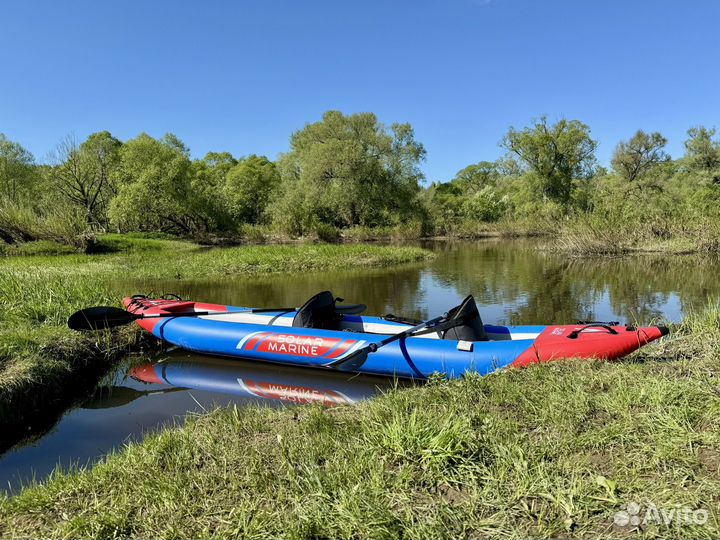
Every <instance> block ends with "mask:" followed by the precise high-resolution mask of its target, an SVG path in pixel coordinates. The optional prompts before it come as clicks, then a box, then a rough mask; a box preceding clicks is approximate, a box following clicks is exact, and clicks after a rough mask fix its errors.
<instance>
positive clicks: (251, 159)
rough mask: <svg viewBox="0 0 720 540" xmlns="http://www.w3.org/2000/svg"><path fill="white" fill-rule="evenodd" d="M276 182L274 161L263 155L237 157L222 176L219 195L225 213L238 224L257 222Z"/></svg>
mask: <svg viewBox="0 0 720 540" xmlns="http://www.w3.org/2000/svg"><path fill="white" fill-rule="evenodd" d="M279 183H280V173H279V172H278V170H277V167H276V166H275V164H274V163H273V162H272V161H270V160H269V159H268V158H266V157H265V156H256V155H254V154H253V155H251V156H248V157H247V158H245V159H241V160H240V161H239V162H238V163H237V164H236V165H235V166H234V167H233V168H232V169H230V170H229V171H228V173H227V176H226V178H225V184H224V186H223V194H224V200H225V204H226V205H227V209H228V212H229V213H230V215H231V216H232V218H233V220H234V221H236V222H240V223H260V222H261V221H262V218H263V216H264V214H265V210H266V208H267V206H268V204H269V202H270V197H271V195H272V193H273V191H274V190H275V189H276V188H277V186H278V184H279Z"/></svg>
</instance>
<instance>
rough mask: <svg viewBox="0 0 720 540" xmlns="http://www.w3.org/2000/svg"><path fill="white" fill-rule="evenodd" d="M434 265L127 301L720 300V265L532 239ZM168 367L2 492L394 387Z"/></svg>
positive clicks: (622, 308)
mask: <svg viewBox="0 0 720 540" xmlns="http://www.w3.org/2000/svg"><path fill="white" fill-rule="evenodd" d="M425 247H427V248H429V249H432V250H433V251H435V252H436V254H437V258H436V259H435V260H433V261H431V262H428V263H422V264H415V265H407V266H403V267H399V268H392V269H367V270H353V269H351V268H349V269H347V270H344V271H332V272H318V273H307V274H301V275H283V276H272V277H269V278H268V277H264V278H248V277H233V278H224V279H220V280H218V279H214V280H187V281H186V280H173V281H143V282H121V283H118V284H117V287H118V295H119V296H120V295H121V294H133V293H145V294H151V293H156V294H161V293H166V292H172V293H176V294H179V295H180V296H182V297H183V298H188V299H197V300H203V301H208V302H216V303H220V304H232V305H240V306H243V305H244V306H270V307H271V306H286V305H298V306H299V305H301V304H302V303H303V302H304V301H305V300H306V299H307V298H308V297H310V296H311V295H313V294H315V293H316V292H318V291H321V290H325V289H329V290H331V291H332V292H333V293H335V295H337V296H341V297H343V298H345V299H346V300H347V301H348V302H362V303H365V304H367V305H368V313H369V314H385V313H394V314H396V315H405V316H410V317H415V318H428V317H433V316H436V315H438V314H441V313H443V312H445V311H447V309H448V308H450V307H452V306H454V305H456V304H458V303H459V302H460V301H461V300H462V298H463V297H464V296H465V295H467V294H473V295H474V296H475V298H476V300H477V303H478V306H479V307H480V312H481V315H482V317H483V319H484V321H485V322H486V323H497V324H533V323H538V324H544V323H558V324H571V323H575V322H576V321H578V320H588V319H592V320H619V321H621V322H623V323H624V322H633V323H639V324H645V323H650V322H651V321H656V320H659V319H662V320H668V321H679V320H681V319H682V316H683V313H684V312H686V311H687V310H689V309H692V308H693V306H697V307H701V306H703V305H704V304H705V303H706V302H707V301H708V299H710V298H717V297H718V296H720V283H719V282H718V280H717V276H718V275H719V271H720V261H718V260H717V259H712V258H706V257H701V256H667V255H638V256H633V257H624V258H608V259H600V260H596V259H577V258H568V257H564V256H561V255H558V254H553V253H547V252H543V251H539V250H537V249H536V244H533V243H532V242H527V241H512V242H508V241H482V242H434V243H428V244H425ZM157 360H162V361H161V362H160V363H159V364H156V365H154V366H153V365H151V364H148V362H149V360H148V361H144V360H142V359H134V360H133V361H132V364H133V366H134V367H133V368H132V369H131V368H129V367H128V365H129V364H127V365H124V366H123V367H121V369H119V370H118V371H117V373H114V374H111V375H110V376H109V377H108V378H107V379H106V380H105V381H104V382H103V384H102V385H101V386H100V387H99V388H98V390H97V391H96V394H95V395H94V396H93V397H92V398H90V399H89V400H88V401H87V402H86V403H84V404H83V405H82V406H80V407H78V408H75V409H73V410H70V411H68V412H67V413H66V414H65V416H64V417H63V418H62V419H61V420H60V422H58V424H57V425H56V426H55V427H54V428H53V429H52V430H51V431H50V432H49V433H47V434H45V435H44V436H41V437H39V438H38V439H37V440H36V441H34V442H32V443H29V444H25V445H24V446H20V447H17V448H15V449H12V450H11V451H9V452H8V453H6V454H5V455H4V456H1V457H0V489H2V488H5V489H7V490H9V491H16V490H17V489H18V486H20V485H21V484H24V483H27V482H28V481H30V480H31V479H32V478H36V479H37V480H42V479H44V478H45V477H47V475H48V474H49V473H50V472H51V471H52V470H53V469H54V468H55V466H56V465H57V464H60V465H61V466H62V467H64V468H67V467H69V466H71V465H78V466H86V465H88V464H91V463H93V462H94V461H96V460H97V459H99V458H101V457H102V456H103V455H105V454H107V453H108V452H109V451H111V450H112V449H114V448H118V447H120V446H122V445H123V444H124V443H126V442H127V441H130V440H136V439H138V438H140V437H142V435H143V434H145V433H147V432H150V431H153V430H157V429H158V428H159V427H161V426H163V425H167V424H169V423H173V422H180V421H182V418H183V417H184V416H185V415H186V414H187V413H188V412H190V413H200V412H203V411H205V410H208V409H211V408H213V407H215V406H218V405H228V404H231V403H235V404H238V405H241V406H242V405H245V404H249V403H255V404H257V403H262V404H264V405H268V406H286V405H288V404H294V403H304V402H308V401H315V402H318V401H319V402H324V403H325V404H327V405H333V404H336V403H343V402H356V401H358V400H361V399H364V398H366V397H369V396H371V395H373V394H374V393H376V392H378V391H382V390H383V389H387V388H389V387H390V386H392V384H393V383H392V381H387V380H384V379H377V378H371V377H357V376H348V375H343V374H327V373H319V372H315V371H308V370H302V369H292V368H280V367H275V366H258V365H253V364H250V363H245V362H238V361H228V360H220V359H211V358H207V357H201V356H194V355H189V354H187V353H184V352H182V351H175V352H171V353H168V354H166V355H163V356H162V357H161V358H159V359H155V362H157Z"/></svg>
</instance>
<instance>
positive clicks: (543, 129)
mask: <svg viewBox="0 0 720 540" xmlns="http://www.w3.org/2000/svg"><path fill="white" fill-rule="evenodd" d="M500 144H501V146H503V147H504V148H506V149H507V150H508V151H509V152H510V154H512V155H514V156H517V158H518V159H519V160H520V162H521V165H523V166H524V167H525V169H526V170H527V171H528V172H530V173H531V178H532V180H533V184H534V185H535V186H536V188H537V190H538V191H539V192H540V194H541V195H542V196H543V197H545V198H547V199H550V200H552V201H555V202H558V203H561V204H567V203H569V202H570V200H571V196H572V190H573V180H575V179H587V178H590V177H592V176H593V174H594V171H595V167H596V164H597V162H596V159H595V149H596V148H597V141H595V140H593V139H592V138H590V128H589V127H588V126H587V125H585V124H583V123H582V122H579V121H578V120H566V119H561V120H559V121H558V122H557V123H555V124H554V125H548V122H547V118H546V117H544V116H543V117H542V118H540V120H538V121H537V122H535V123H534V124H533V125H532V126H530V127H526V128H525V129H523V130H520V131H518V130H516V129H514V128H512V127H511V128H510V130H509V131H508V133H507V135H506V136H505V137H504V138H503V140H502V141H501V143H500Z"/></svg>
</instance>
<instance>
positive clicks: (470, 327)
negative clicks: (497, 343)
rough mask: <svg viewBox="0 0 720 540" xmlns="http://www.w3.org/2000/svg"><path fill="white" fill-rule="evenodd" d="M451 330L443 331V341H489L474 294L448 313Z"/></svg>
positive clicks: (448, 323)
mask: <svg viewBox="0 0 720 540" xmlns="http://www.w3.org/2000/svg"><path fill="white" fill-rule="evenodd" d="M444 325H448V326H449V328H447V330H443V332H442V339H452V340H455V341H487V340H488V337H487V334H486V333H485V327H484V326H483V322H482V319H481V318H480V312H479V311H478V308H477V304H476V303H475V299H474V298H473V296H472V294H470V295H468V296H466V297H465V299H464V300H463V301H462V303H461V304H460V305H459V306H457V307H454V308H452V309H451V310H450V311H448V319H447V323H444Z"/></svg>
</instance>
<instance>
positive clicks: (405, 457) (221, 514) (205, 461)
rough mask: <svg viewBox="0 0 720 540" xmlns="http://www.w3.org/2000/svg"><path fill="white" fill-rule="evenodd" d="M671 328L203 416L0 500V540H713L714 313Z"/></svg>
mask: <svg viewBox="0 0 720 540" xmlns="http://www.w3.org/2000/svg"><path fill="white" fill-rule="evenodd" d="M673 330H674V331H673V334H672V335H671V337H669V338H666V340H664V341H663V342H661V343H659V344H656V345H654V346H651V347H647V348H645V349H642V350H641V351H640V352H639V353H637V354H635V355H634V356H633V357H631V358H630V359H629V360H627V361H624V362H619V363H601V362H565V363H555V364H546V365H542V366H533V367H531V368H528V369H518V370H509V371H506V372H502V373H498V374H495V375H491V376H488V377H485V378H476V377H470V378H467V379H465V380H461V381H449V382H447V381H435V382H433V383H431V384H429V385H427V386H426V387H423V388H415V389H410V390H397V391H393V392H390V393H389V394H387V395H385V396H382V397H380V398H377V399H374V400H372V401H370V402H366V403H363V404H361V405H359V406H357V407H339V408H335V409H330V410H326V409H322V408H319V407H313V406H303V407H298V408H288V409H281V410H271V409H267V408H262V407H250V408H243V409H240V408H231V409H226V410H217V411H215V412H213V413H211V414H208V415H203V416H200V417H196V418H194V419H191V420H189V421H188V422H187V423H186V425H185V426H183V427H182V428H178V429H170V430H166V431H163V432H161V433H159V434H157V435H152V436H150V437H148V438H147V439H146V440H145V441H144V442H142V443H140V444H132V445H129V446H128V447H127V448H126V449H124V450H122V451H120V452H118V453H117V454H115V455H112V456H110V457H108V458H107V459H106V460H105V461H104V462H103V463H102V464H99V465H96V466H95V467H93V468H92V469H91V470H88V471H82V472H70V473H62V474H60V473H58V474H56V475H55V476H54V477H53V478H52V479H50V480H49V481H48V483H47V484H46V485H43V486H36V487H31V488H27V489H25V490H24V491H23V492H22V493H21V494H20V495H19V496H17V497H13V498H8V499H5V500H3V501H2V502H0V536H2V537H8V538H15V537H28V536H41V537H92V538H106V537H115V536H122V537H133V538H157V537H168V536H173V537H186V538H190V537H194V538H204V537H210V536H212V537H237V536H243V537H249V536H257V537H291V538H309V537H327V538H349V537H363V538H369V537H373V538H374V537H394V538H398V537H407V538H430V537H432V538H457V537H467V536H490V537H500V536H503V537H557V536H563V537H592V538H597V537H609V538H634V537H637V536H638V535H639V534H640V535H641V536H643V537H644V538H660V537H668V536H683V537H694V538H713V537H717V536H718V534H720V522H719V520H720V516H719V515H718V508H719V504H720V499H719V498H718V493H720V400H718V391H719V389H718V387H717V383H716V382H715V379H716V378H717V376H718V374H719V373H720V352H719V351H720V309H719V308H718V306H713V307H712V308H711V309H708V311H706V312H705V313H703V314H698V315H695V316H690V317H688V318H687V319H686V322H685V323H683V325H682V326H680V327H676V328H674V329H673ZM632 503H638V504H639V505H640V508H641V511H640V517H641V518H645V517H647V516H649V520H648V521H646V523H644V524H640V525H638V526H637V527H635V526H633V525H632V524H629V525H622V523H624V521H623V520H622V518H623V516H624V514H617V513H618V512H623V511H626V510H627V509H628V505H631V508H633V506H632ZM652 508H656V509H658V513H656V514H653V513H652V512H651V513H650V514H647V510H648V509H652ZM677 508H680V509H684V508H688V509H689V510H690V511H692V512H694V513H691V514H690V515H691V517H690V518H685V517H681V516H685V515H686V514H682V513H681V512H680V511H677V510H676V512H677V513H676V514H673V515H674V516H675V518H674V519H673V518H670V520H669V522H668V523H665V522H663V521H662V517H657V518H656V517H654V516H661V514H660V513H659V512H660V511H664V512H665V515H668V514H667V513H668V512H670V511H671V510H673V509H677ZM616 515H619V518H618V522H617V523H616V522H614V517H615V516H616ZM692 516H696V517H697V519H695V518H692Z"/></svg>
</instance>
